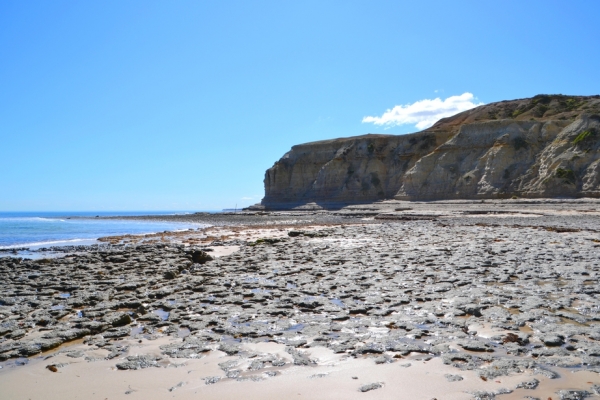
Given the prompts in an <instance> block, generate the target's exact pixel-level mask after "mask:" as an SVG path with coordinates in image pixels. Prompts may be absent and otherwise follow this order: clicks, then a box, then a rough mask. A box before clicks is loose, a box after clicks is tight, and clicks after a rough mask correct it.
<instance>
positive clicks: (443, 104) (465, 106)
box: [362, 92, 483, 129]
mask: <svg viewBox="0 0 600 400" xmlns="http://www.w3.org/2000/svg"><path fill="white" fill-rule="evenodd" d="M475 99H476V98H475V97H474V96H473V94H472V93H468V92H467V93H463V94H461V95H460V96H450V97H448V98H447V99H446V100H442V99H440V98H439V97H438V98H435V99H424V100H419V101H416V102H414V103H412V104H406V105H403V106H395V107H394V108H392V109H389V110H387V111H386V112H384V113H383V115H382V116H381V117H364V118H363V119H362V122H367V123H373V124H375V125H384V126H387V127H392V126H398V125H407V124H411V125H412V124H414V125H415V126H416V127H417V128H418V129H425V128H429V127H430V126H431V125H433V124H435V123H436V122H437V121H439V120H440V119H442V118H446V117H450V116H452V115H454V114H458V113H459V112H462V111H466V110H470V109H471V108H475V107H477V106H481V105H483V103H474V102H473V100H475Z"/></svg>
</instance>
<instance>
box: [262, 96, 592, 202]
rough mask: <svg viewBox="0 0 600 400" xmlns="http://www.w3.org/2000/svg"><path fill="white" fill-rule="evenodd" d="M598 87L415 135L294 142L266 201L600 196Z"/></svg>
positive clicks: (458, 119) (476, 113)
mask: <svg viewBox="0 0 600 400" xmlns="http://www.w3.org/2000/svg"><path fill="white" fill-rule="evenodd" d="M599 149H600V96H593V97H583V96H545V95H541V96H536V97H534V98H531V99H521V100H514V101H505V102H499V103H493V104H489V105H485V106H481V107H478V108H475V109H473V110H469V111H466V112H463V113H460V114H457V115H455V116H453V117H450V118H445V119H443V120H440V121H439V122H438V123H436V124H435V125H434V126H433V127H431V128H429V129H427V130H425V131H422V132H419V133H414V134H410V135H402V136H393V135H365V136H357V137H350V138H343V139H334V140H326V141H320V142H313V143H306V144H302V145H297V146H294V147H292V149H291V150H290V151H289V152H288V153H286V154H285V155H284V156H283V157H282V158H281V159H280V160H279V161H277V162H276V163H275V165H274V166H273V167H272V168H270V169H269V170H267V172H266V174H265V197H264V199H263V201H262V204H263V205H264V206H265V207H267V208H291V207H295V206H299V205H302V204H305V203H308V202H316V203H318V204H322V205H324V206H326V207H327V206H333V205H336V204H347V203H365V202H372V201H377V200H383V199H390V198H397V199H404V200H441V199H485V198H501V197H511V196H514V195H516V196H520V197H556V196H590V197H599V196H600V175H599V172H600V166H599V163H600V152H599Z"/></svg>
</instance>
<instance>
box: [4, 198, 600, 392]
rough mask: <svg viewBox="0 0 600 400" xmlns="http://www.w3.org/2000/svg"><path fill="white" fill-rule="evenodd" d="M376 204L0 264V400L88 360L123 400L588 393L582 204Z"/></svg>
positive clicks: (597, 323)
mask: <svg viewBox="0 0 600 400" xmlns="http://www.w3.org/2000/svg"><path fill="white" fill-rule="evenodd" d="M389 206H390V205H389V204H388V208H389ZM391 207H392V208H393V207H396V208H395V209H398V210H399V211H394V210H395V209H394V210H391V211H390V210H387V211H386V210H382V209H380V210H379V211H378V212H380V213H384V214H386V215H392V216H394V215H397V216H398V218H383V219H377V218H374V217H368V216H365V215H362V216H361V215H355V216H354V218H352V219H349V218H346V219H345V222H344V221H334V222H332V215H331V214H328V213H322V214H310V215H313V216H312V217H311V218H312V219H310V220H307V219H306V218H304V219H302V223H301V224H297V225H294V224H293V223H287V224H281V223H280V222H281V215H278V216H276V218H275V219H274V221H275V222H274V223H273V224H268V223H265V224H263V225H262V226H260V227H257V226H256V225H253V226H252V227H245V226H244V225H243V223H236V224H234V225H231V226H223V227H212V228H206V229H205V230H201V231H193V232H188V233H186V235H187V236H185V235H183V234H181V233H178V234H177V235H176V236H175V237H173V238H168V237H167V238H165V240H164V241H155V240H149V241H147V242H145V241H139V242H135V243H129V242H126V241H124V242H121V243H113V244H107V245H104V246H96V247H94V248H90V249H89V250H87V251H78V252H76V253H69V252H66V253H65V254H64V255H63V256H61V257H54V258H48V259H36V260H26V259H20V258H13V257H3V258H0V276H1V277H2V282H3V285H2V288H1V291H0V321H1V322H0V335H1V338H0V360H2V362H1V363H0V366H1V367H2V369H0V387H2V388H3V389H0V392H2V391H6V393H9V394H10V395H12V396H17V397H18V396H19V395H29V396H30V397H31V395H32V393H33V395H35V393H34V392H28V391H34V390H35V389H33V388H27V387H24V386H26V385H22V384H21V385H19V384H17V383H15V382H19V379H18V378H19V376H21V377H22V376H24V375H23V374H24V372H22V371H26V370H28V369H30V370H31V371H35V373H36V374H38V375H39V378H40V382H51V381H52V380H53V379H54V380H56V379H59V378H57V377H58V376H59V375H60V374H61V373H62V374H69V369H71V371H72V372H73V373H75V372H76V371H83V372H85V371H88V370H90V368H94V367H93V366H94V365H101V366H102V368H101V369H98V372H96V373H98V374H108V375H109V376H108V377H106V379H108V381H110V379H113V381H110V382H113V384H111V385H109V386H110V388H104V389H103V388H102V386H101V385H100V386H96V387H95V389H94V390H95V392H94V393H95V394H98V393H101V394H105V393H109V392H110V393H109V394H113V392H114V393H116V394H120V395H123V394H129V395H131V398H138V397H139V398H166V397H167V396H171V397H172V396H175V394H176V395H177V396H178V397H180V398H195V397H197V396H198V394H204V395H205V398H234V397H236V395H237V396H238V398H239V395H240V393H244V397H245V398H261V397H263V398H264V396H265V393H268V390H271V391H272V393H271V394H270V397H269V396H267V398H280V397H281V396H279V395H280V394H285V395H294V396H296V397H297V395H295V394H294V393H296V392H297V393H305V396H311V391H310V390H308V391H307V389H310V388H311V387H313V386H314V387H321V386H319V385H322V387H323V392H322V393H321V392H319V393H314V392H312V397H311V398H336V397H335V395H334V394H332V392H331V391H333V393H337V394H340V393H342V394H344V393H346V394H345V395H343V396H342V397H343V398H348V396H350V397H356V398H363V397H364V398H407V399H408V398H424V399H431V398H433V397H435V396H438V397H437V398H444V399H445V398H456V399H459V398H464V399H469V398H478V399H490V398H494V397H495V398H499V399H502V398H507V399H508V398H525V397H526V396H531V397H530V398H544V399H546V398H548V397H552V398H553V399H570V398H584V397H585V396H591V395H593V394H594V393H598V392H599V391H600V386H598V385H599V384H600V377H599V375H598V373H599V372H600V299H599V298H598V294H600V284H599V282H598V275H599V273H600V258H599V255H600V251H599V249H600V231H599V230H596V228H595V227H600V224H598V223H599V222H600V214H599V213H598V212H597V209H596V208H595V207H596V203H589V204H587V203H586V204H583V205H581V204H580V205H579V206H573V207H571V211H570V212H565V208H567V209H568V208H569V207H565V206H564V204H563V205H560V206H556V205H555V206H553V205H552V204H550V205H549V204H545V205H544V207H543V208H544V209H540V208H539V207H537V208H535V207H530V208H531V209H530V210H529V211H528V208H527V205H520V206H516V208H518V210H516V209H515V210H512V211H511V212H510V213H506V212H498V213H495V212H494V210H500V209H499V208H498V205H497V204H496V205H493V204H492V205H489V204H488V205H481V204H480V203H472V204H471V205H468V204H467V205H465V204H462V205H461V206H460V207H462V209H461V210H458V211H457V209H458V208H460V207H459V206H455V207H454V208H453V207H450V206H448V207H447V206H439V205H435V204H426V205H420V206H418V205H413V206H412V207H413V208H414V207H416V208H418V209H417V210H415V209H413V208H411V207H404V208H403V207H399V206H398V205H397V204H395V205H392V206H391ZM534 208H535V209H534ZM440 210H441V211H440ZM482 210H483V211H482ZM573 210H574V211H573ZM346 212H349V211H348V210H346ZM407 213H408V214H410V213H412V214H413V215H421V216H423V215H424V216H428V218H401V217H402V215H404V216H406V214H407ZM325 214H327V216H326V221H327V223H319V222H320V219H319V218H320V217H319V215H325ZM307 215H309V214H307ZM378 215H379V214H378ZM338 217H339V215H338ZM429 217H430V218H429ZM236 218H241V217H236ZM264 218H265V219H266V220H268V218H269V216H268V215H266V216H264ZM324 218H325V217H324ZM336 218H337V217H336ZM238 222H239V221H238ZM253 223H255V222H254V220H253ZM194 235H195V236H194ZM163 236H164V234H163ZM167 236H168V235H167ZM192 239H193V240H192ZM190 243H192V244H190ZM221 247H226V248H227V249H228V250H227V251H221V252H218V251H217V250H218V249H219V248H221ZM211 254H213V256H211ZM198 261H199V262H198ZM86 368H87V369H86ZM107 371H108V372H107ZM144 371H146V372H144ZM149 371H166V372H165V374H166V375H164V376H165V377H167V376H168V377H169V379H165V380H164V381H163V380H160V379H159V380H153V379H154V378H150V377H152V376H154V375H152V374H155V372H152V373H151V372H149ZM198 371H201V372H198ZM83 372H82V373H83ZM19 374H21V375H19ZM132 374H147V375H146V376H147V377H149V378H148V379H150V380H153V382H152V383H150V382H149V381H148V380H147V385H144V384H143V382H144V380H143V379H141V377H142V375H132ZM355 374H356V376H355ZM411 374H412V375H411ZM419 374H420V375H419ZM65 376H67V375H65ZM90 376H91V375H90ZM111 377H112V378H111ZM409 377H411V378H410V379H409ZM353 378H356V379H353ZM23 379H25V378H23ZM90 379H91V378H90ZM103 379H104V378H103ZM403 379H405V380H407V381H406V382H404V383H403V385H404V386H403V387H404V389H403V390H405V392H404V393H406V397H402V396H400V397H398V390H399V389H398V385H399V383H398V382H403V381H402V380H403ZM423 379H427V380H431V381H432V383H431V385H430V386H431V387H423V386H429V385H423V382H422V380H423ZM411 380H417V381H416V382H413V383H412V385H413V386H414V387H410V388H409V386H410V382H411ZM126 381H127V382H129V383H128V384H125V383H123V382H126ZM434 381H435V382H434ZM11 382H12V383H11ZM278 382H279V383H278ZM283 382H285V385H284V384H283ZM419 382H421V383H419ZM136 385H137V386H136ZM152 385H162V386H160V387H161V388H162V389H160V390H162V391H160V390H159V391H158V392H156V393H155V394H153V395H152V396H149V395H148V393H149V392H148V391H147V389H148V388H149V387H152ZM236 385H241V386H236ZM265 385H266V386H265ZM268 385H271V386H268ZM315 385H316V386H315ZM93 387H94V386H93V385H91V386H90V388H93ZM269 387H270V389H269ZM327 388H330V389H327ZM267 389H268V390H267ZM90 390H92V389H90ZM103 390H104V391H103ZM145 390H146V391H145ZM157 390H158V389H157ZM328 390H329V392H328ZM336 390H337V392H336ZM106 391H108V392H106ZM111 391H112V392H111ZM411 391H412V392H411ZM63 394H64V393H63ZM136 396H137V397H136ZM394 396H396V397H394ZM415 396H416V397H415ZM577 396H579V397H577ZM11 398H12V397H11ZM15 398H16V397H15ZM32 398H36V397H35V396H33V397H32ZM47 398H49V397H47ZM57 398H58V397H57ZM63 398H64V396H63ZM102 398H104V397H102ZM128 398H129V397H128ZM338 398H339V397H338Z"/></svg>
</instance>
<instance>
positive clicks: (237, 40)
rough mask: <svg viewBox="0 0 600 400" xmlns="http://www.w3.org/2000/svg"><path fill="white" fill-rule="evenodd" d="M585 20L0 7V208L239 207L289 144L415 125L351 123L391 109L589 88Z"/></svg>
mask: <svg viewBox="0 0 600 400" xmlns="http://www.w3.org/2000/svg"><path fill="white" fill-rule="evenodd" d="M598 15H600V3H598V2H592V1H548V0H546V1H527V2H522V1H502V2H491V1H490V2H475V1H455V2H448V1H419V2H399V1H350V0H345V1H323V0H320V1H302V2H292V1H220V2H217V1H171V2H166V1H149V0H144V1H133V0H128V1H58V0H55V1H11V0H4V1H2V2H0V61H1V62H0V179H1V180H2V182H1V186H0V187H1V188H2V190H1V193H2V195H1V196H0V211H12V210H211V209H221V208H229V207H234V206H235V205H236V204H237V205H238V207H240V206H247V205H249V204H253V203H256V202H258V201H259V200H260V198H261V197H262V195H263V193H264V189H263V183H262V180H263V177H264V172H265V170H266V169H267V168H269V167H271V166H272V165H273V163H274V162H275V161H276V160H277V159H279V158H280V157H281V156H282V155H283V154H284V153H285V152H286V151H288V150H289V149H290V148H291V146H292V145H294V144H298V143H303V142H308V141H314V140H321V139H328V138H334V137H343V136H352V135H360V134H365V133H388V134H403V133H408V132H414V131H417V130H419V129H418V128H416V126H415V125H416V124H417V123H408V124H404V125H394V124H391V125H390V124H388V125H376V124H374V123H373V122H363V119H365V117H372V118H373V119H371V120H370V121H380V122H381V121H382V120H381V118H382V117H384V115H385V113H386V110H390V109H393V108H394V107H395V106H403V105H408V104H413V103H415V102H418V101H422V100H427V99H435V98H440V102H441V103H444V100H445V99H447V98H449V97H452V96H460V95H463V94H464V93H470V94H472V99H471V100H470V101H471V102H472V103H474V104H475V103H490V102H494V101H499V100H505V99H514V98H523V97H530V96H534V95H536V94H540V93H563V94H580V95H592V94H599V93H600V79H598V71H600V54H599V53H598V51H597V50H598V43H600V25H599V24H598V23H597V16H598ZM377 118H380V119H379V120H377ZM366 120H368V118H367V119H366ZM423 124H424V123H421V126H423Z"/></svg>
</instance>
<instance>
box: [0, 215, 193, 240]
mask: <svg viewBox="0 0 600 400" xmlns="http://www.w3.org/2000/svg"><path fill="white" fill-rule="evenodd" d="M182 213H183V212H181V213H178V214H182ZM165 214H174V212H172V211H171V212H147V211H142V212H110V213H109V212H0V249H10V248H18V247H29V248H32V249H35V248H40V247H49V246H65V245H82V244H92V243H96V239H97V238H99V237H103V236H113V235H124V234H145V233H154V232H163V231H174V230H181V229H190V228H194V229H195V228H199V227H202V226H205V225H201V224H192V223H177V222H157V221H143V220H140V221H135V220H119V219H110V220H109V219H99V218H95V217H96V216H101V217H102V216H132V215H165Z"/></svg>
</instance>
